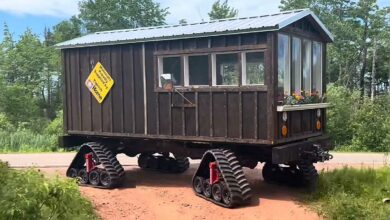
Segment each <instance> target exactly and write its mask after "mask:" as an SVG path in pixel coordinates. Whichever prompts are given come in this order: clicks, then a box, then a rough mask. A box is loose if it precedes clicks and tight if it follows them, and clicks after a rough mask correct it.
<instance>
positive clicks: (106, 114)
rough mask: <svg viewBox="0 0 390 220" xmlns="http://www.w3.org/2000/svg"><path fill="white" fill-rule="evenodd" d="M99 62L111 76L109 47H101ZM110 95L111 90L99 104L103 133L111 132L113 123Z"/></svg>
mask: <svg viewBox="0 0 390 220" xmlns="http://www.w3.org/2000/svg"><path fill="white" fill-rule="evenodd" d="M100 62H101V63H102V65H103V66H104V68H105V69H106V70H107V72H108V73H109V74H110V75H112V68H111V47H108V46H106V47H102V48H101V50H100ZM112 93H113V91H112V90H111V91H110V92H109V93H108V94H107V96H106V98H105V99H104V100H103V102H102V103H101V104H100V105H101V106H102V122H103V132H112V128H113V121H112Z"/></svg>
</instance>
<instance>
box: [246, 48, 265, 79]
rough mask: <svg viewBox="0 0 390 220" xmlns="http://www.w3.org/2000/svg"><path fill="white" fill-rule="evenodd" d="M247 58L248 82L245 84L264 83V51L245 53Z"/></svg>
mask: <svg viewBox="0 0 390 220" xmlns="http://www.w3.org/2000/svg"><path fill="white" fill-rule="evenodd" d="M245 56H246V57H245V60H246V68H245V69H246V82H245V84H247V85H250V84H261V85H264V52H253V53H246V54H245Z"/></svg>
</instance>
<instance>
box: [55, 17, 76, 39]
mask: <svg viewBox="0 0 390 220" xmlns="http://www.w3.org/2000/svg"><path fill="white" fill-rule="evenodd" d="M81 29H82V22H81V20H80V19H78V18H77V17H76V16H72V17H71V18H70V19H69V20H65V21H61V22H60V23H58V24H57V25H55V26H54V29H53V30H54V34H53V38H54V42H55V43H60V42H63V41H67V40H71V39H73V38H76V37H80V36H81V34H82V33H81Z"/></svg>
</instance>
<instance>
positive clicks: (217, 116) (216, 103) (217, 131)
mask: <svg viewBox="0 0 390 220" xmlns="http://www.w3.org/2000/svg"><path fill="white" fill-rule="evenodd" d="M212 96H213V104H212V108H213V136H214V137H225V135H226V129H227V126H226V124H227V121H226V112H225V108H226V104H227V103H226V101H225V94H224V93H222V92H214V93H212Z"/></svg>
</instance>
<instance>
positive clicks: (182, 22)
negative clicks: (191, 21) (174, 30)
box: [179, 19, 188, 25]
mask: <svg viewBox="0 0 390 220" xmlns="http://www.w3.org/2000/svg"><path fill="white" fill-rule="evenodd" d="M179 24H181V25H185V24H188V22H187V20H186V19H180V20H179Z"/></svg>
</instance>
